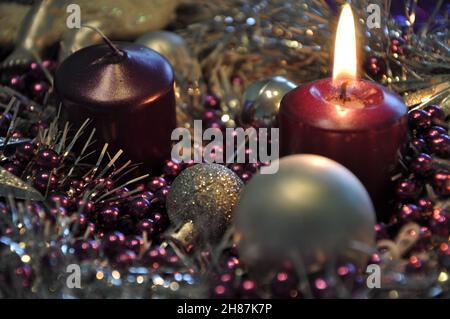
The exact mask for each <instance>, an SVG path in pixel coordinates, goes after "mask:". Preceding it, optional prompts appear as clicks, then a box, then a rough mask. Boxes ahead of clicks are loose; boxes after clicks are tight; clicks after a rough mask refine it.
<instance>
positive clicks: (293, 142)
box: [279, 5, 407, 218]
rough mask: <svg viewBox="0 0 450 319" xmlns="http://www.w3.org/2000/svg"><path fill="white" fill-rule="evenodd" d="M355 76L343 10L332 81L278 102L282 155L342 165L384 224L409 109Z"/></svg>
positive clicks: (349, 23)
mask: <svg viewBox="0 0 450 319" xmlns="http://www.w3.org/2000/svg"><path fill="white" fill-rule="evenodd" d="M352 48H354V50H352ZM356 70H357V66H356V41H355V29H354V21H353V15H352V12H351V8H350V6H349V5H345V6H344V9H343V11H342V14H341V17H340V20H339V25H338V30H337V36H336V45H335V54H334V69H333V78H332V79H331V78H330V79H323V80H318V81H315V82H312V83H309V84H306V85H304V86H301V87H299V88H296V89H294V90H293V91H291V92H289V93H288V94H287V95H286V96H284V98H283V100H282V102H281V107H280V114H279V117H280V143H281V150H280V153H281V155H288V154H293V153H312V154H319V155H322V156H326V157H329V158H331V159H334V160H336V161H338V162H340V163H341V164H343V165H344V166H346V167H347V168H349V169H350V170H351V171H352V172H353V173H354V174H355V175H356V176H357V177H358V178H359V179H360V180H361V181H362V182H363V184H364V185H365V187H366V188H367V190H368V192H369V194H370V195H371V197H372V200H373V202H374V204H375V207H376V208H377V213H378V215H379V217H380V218H385V217H387V214H388V213H389V212H388V211H387V207H388V205H387V202H388V200H389V194H390V193H392V192H390V189H391V176H392V174H393V172H394V170H395V168H396V167H397V163H398V154H399V151H401V149H402V147H403V146H404V145H405V141H406V139H407V108H406V106H405V104H404V103H403V101H402V99H401V98H400V97H399V96H398V95H396V94H394V93H393V92H391V91H389V90H387V89H386V88H384V87H382V86H380V85H378V84H376V83H372V82H369V81H364V80H360V79H357V78H356V73H357V71H356Z"/></svg>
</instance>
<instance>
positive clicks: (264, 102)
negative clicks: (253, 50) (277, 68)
mask: <svg viewBox="0 0 450 319" xmlns="http://www.w3.org/2000/svg"><path fill="white" fill-rule="evenodd" d="M296 87H297V85H296V84H295V83H293V82H291V81H289V80H288V79H286V78H284V77H282V76H274V77H269V78H266V79H263V80H259V81H256V82H255V83H253V84H252V85H250V86H249V87H248V88H247V89H246V90H245V93H244V103H243V108H242V111H241V114H240V120H241V122H242V124H244V125H249V126H253V127H258V128H259V127H277V126H278V121H277V118H278V110H279V108H280V102H281V99H282V98H283V96H284V95H285V94H286V93H288V92H289V91H291V90H293V89H295V88H296Z"/></svg>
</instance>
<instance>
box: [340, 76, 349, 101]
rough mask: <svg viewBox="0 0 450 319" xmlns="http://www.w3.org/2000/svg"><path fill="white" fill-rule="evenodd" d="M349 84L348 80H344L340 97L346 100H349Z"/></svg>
mask: <svg viewBox="0 0 450 319" xmlns="http://www.w3.org/2000/svg"><path fill="white" fill-rule="evenodd" d="M347 86H348V81H344V82H342V85H341V89H340V94H339V98H340V99H341V100H342V101H344V102H346V101H348V97H347Z"/></svg>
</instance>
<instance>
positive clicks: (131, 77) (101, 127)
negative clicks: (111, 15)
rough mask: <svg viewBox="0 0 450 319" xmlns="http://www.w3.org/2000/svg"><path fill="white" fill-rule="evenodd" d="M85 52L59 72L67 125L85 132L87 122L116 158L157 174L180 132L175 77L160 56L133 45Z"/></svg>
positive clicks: (105, 46)
mask: <svg viewBox="0 0 450 319" xmlns="http://www.w3.org/2000/svg"><path fill="white" fill-rule="evenodd" d="M105 41H106V44H100V45H94V46H90V47H86V48H84V49H81V50H79V51H77V52H75V53H74V54H72V55H71V56H69V57H68V58H67V59H66V60H65V61H64V62H63V63H62V64H61V66H60V67H59V68H58V70H57V72H56V76H55V90H56V93H57V95H58V97H59V98H60V100H61V102H62V104H63V115H64V120H68V121H69V122H70V123H72V124H74V125H75V127H79V126H80V125H81V124H82V123H83V122H84V121H85V120H86V119H87V118H90V119H92V121H93V125H92V127H95V128H96V130H97V134H96V136H95V138H96V139H97V140H98V141H99V142H100V143H101V144H97V147H98V148H100V147H101V145H102V144H103V143H109V145H110V148H108V150H109V152H110V153H114V152H115V151H117V150H119V149H122V150H123V151H124V156H123V157H124V158H127V159H130V160H132V161H133V162H134V163H144V168H157V167H158V166H159V165H160V164H161V162H162V160H163V159H167V158H169V157H170V149H171V139H170V137H171V133H172V130H173V129H174V128H175V127H176V111H175V94H174V78H173V71H172V68H171V66H170V64H169V63H168V62H167V60H166V59H165V58H164V57H162V56H161V55H160V54H158V53H157V52H155V51H153V50H151V49H149V48H147V47H145V46H142V45H139V44H133V43H124V42H119V43H114V44H113V43H111V42H110V41H109V40H108V39H105Z"/></svg>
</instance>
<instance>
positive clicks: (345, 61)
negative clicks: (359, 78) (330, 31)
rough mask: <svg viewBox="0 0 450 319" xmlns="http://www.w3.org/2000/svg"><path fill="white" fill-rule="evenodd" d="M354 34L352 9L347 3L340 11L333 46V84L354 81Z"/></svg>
mask: <svg viewBox="0 0 450 319" xmlns="http://www.w3.org/2000/svg"><path fill="white" fill-rule="evenodd" d="M356 69H357V67H356V32H355V21H354V19H353V13H352V8H351V7H350V5H349V4H348V3H347V4H345V5H344V8H343V9H342V12H341V15H340V17H339V23H338V27H337V31H336V43H335V45H334V65H333V84H336V85H338V84H339V82H341V81H342V80H355V79H356V73H357V71H356Z"/></svg>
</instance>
